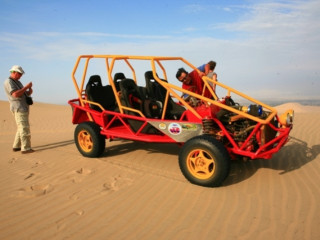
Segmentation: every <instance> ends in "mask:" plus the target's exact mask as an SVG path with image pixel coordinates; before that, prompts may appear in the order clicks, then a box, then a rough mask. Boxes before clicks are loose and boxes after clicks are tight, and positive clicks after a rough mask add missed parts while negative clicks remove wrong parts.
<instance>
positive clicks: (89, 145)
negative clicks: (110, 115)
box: [74, 122, 106, 158]
mask: <svg viewBox="0 0 320 240" xmlns="http://www.w3.org/2000/svg"><path fill="white" fill-rule="evenodd" d="M100 131H101V129H100V127H99V126H98V125H97V124H95V123H93V122H84V123H80V124H79V125H78V126H77V127H76V129H75V131H74V141H75V143H76V146H77V148H78V150H79V152H80V153H81V154H82V155H83V156H85V157H90V158H95V157H99V156H101V154H102V153H103V152H104V150H105V146H106V141H105V137H104V136H103V135H101V134H100Z"/></svg>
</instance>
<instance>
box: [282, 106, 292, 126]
mask: <svg viewBox="0 0 320 240" xmlns="http://www.w3.org/2000/svg"><path fill="white" fill-rule="evenodd" d="M293 117H294V111H293V109H289V110H287V111H286V112H285V113H283V114H282V115H281V116H280V117H279V122H280V124H281V125H282V126H286V127H289V126H291V125H292V123H293Z"/></svg>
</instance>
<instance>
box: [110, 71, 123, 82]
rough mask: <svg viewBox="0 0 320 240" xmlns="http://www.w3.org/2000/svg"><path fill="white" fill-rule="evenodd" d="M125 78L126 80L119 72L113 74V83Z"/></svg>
mask: <svg viewBox="0 0 320 240" xmlns="http://www.w3.org/2000/svg"><path fill="white" fill-rule="evenodd" d="M125 78H126V76H125V75H124V74H123V73H122V72H119V73H116V74H114V77H113V81H115V82H116V81H118V80H123V79H125Z"/></svg>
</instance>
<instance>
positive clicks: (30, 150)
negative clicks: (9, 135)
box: [21, 149, 35, 154]
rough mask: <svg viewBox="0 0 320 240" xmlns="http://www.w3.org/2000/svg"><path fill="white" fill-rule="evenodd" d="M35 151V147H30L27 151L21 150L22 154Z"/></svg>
mask: <svg viewBox="0 0 320 240" xmlns="http://www.w3.org/2000/svg"><path fill="white" fill-rule="evenodd" d="M33 152H35V151H34V150H33V149H29V150H26V151H21V153H22V154H26V153H33Z"/></svg>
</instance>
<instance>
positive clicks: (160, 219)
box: [0, 101, 320, 240]
mask: <svg viewBox="0 0 320 240" xmlns="http://www.w3.org/2000/svg"><path fill="white" fill-rule="evenodd" d="M284 108H293V109H295V112H296V115H295V120H294V128H293V130H292V133H291V140H290V142H289V143H288V144H287V145H286V146H285V147H284V148H283V149H282V150H281V151H280V152H278V153H277V154H275V155H274V156H273V157H272V159H270V160H255V161H249V162H246V163H243V162H233V163H232V169H231V173H230V176H229V177H228V178H227V180H226V181H225V183H224V185H223V186H222V187H220V188H214V189H210V188H203V187H199V186H195V185H192V184H190V183H189V182H187V180H185V178H184V177H183V176H182V174H181V172H180V170H179V166H178V160H177V155H178V152H179V147H178V146H176V145H169V144H145V143H136V142H132V141H126V140H117V141H113V142H107V144H106V146H107V147H106V151H105V153H104V154H103V156H102V157H101V158H95V159H89V158H84V157H82V156H81V155H80V154H79V152H78V151H77V149H76V147H75V144H74V142H73V131H74V126H73V125H72V124H71V109H70V107H69V106H57V105H50V104H40V103H35V104H34V105H33V106H32V109H31V118H30V120H31V131H32V145H33V147H34V149H35V150H36V152H35V153H33V154H26V155H22V154H20V153H14V152H12V151H11V148H12V141H13V137H14V133H15V130H16V126H15V124H14V122H13V118H12V116H11V113H10V112H9V106H8V103H7V102H4V101H0V109H1V124H0V143H1V145H0V146H1V161H0V164H1V165H0V171H1V172H0V173H1V174H0V192H1V195H0V238H1V239H148V240H149V239H268V240H269V239H290V240H291V239H297V240H301V239H320V229H319V226H320V218H319V214H320V201H319V199H320V184H319V182H320V171H319V169H320V155H319V153H320V134H319V132H320V129H319V128H320V111H319V110H320V107H305V106H302V105H299V104H296V103H290V104H286V105H282V106H279V107H278V109H279V112H280V111H284V110H283V109H284Z"/></svg>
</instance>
